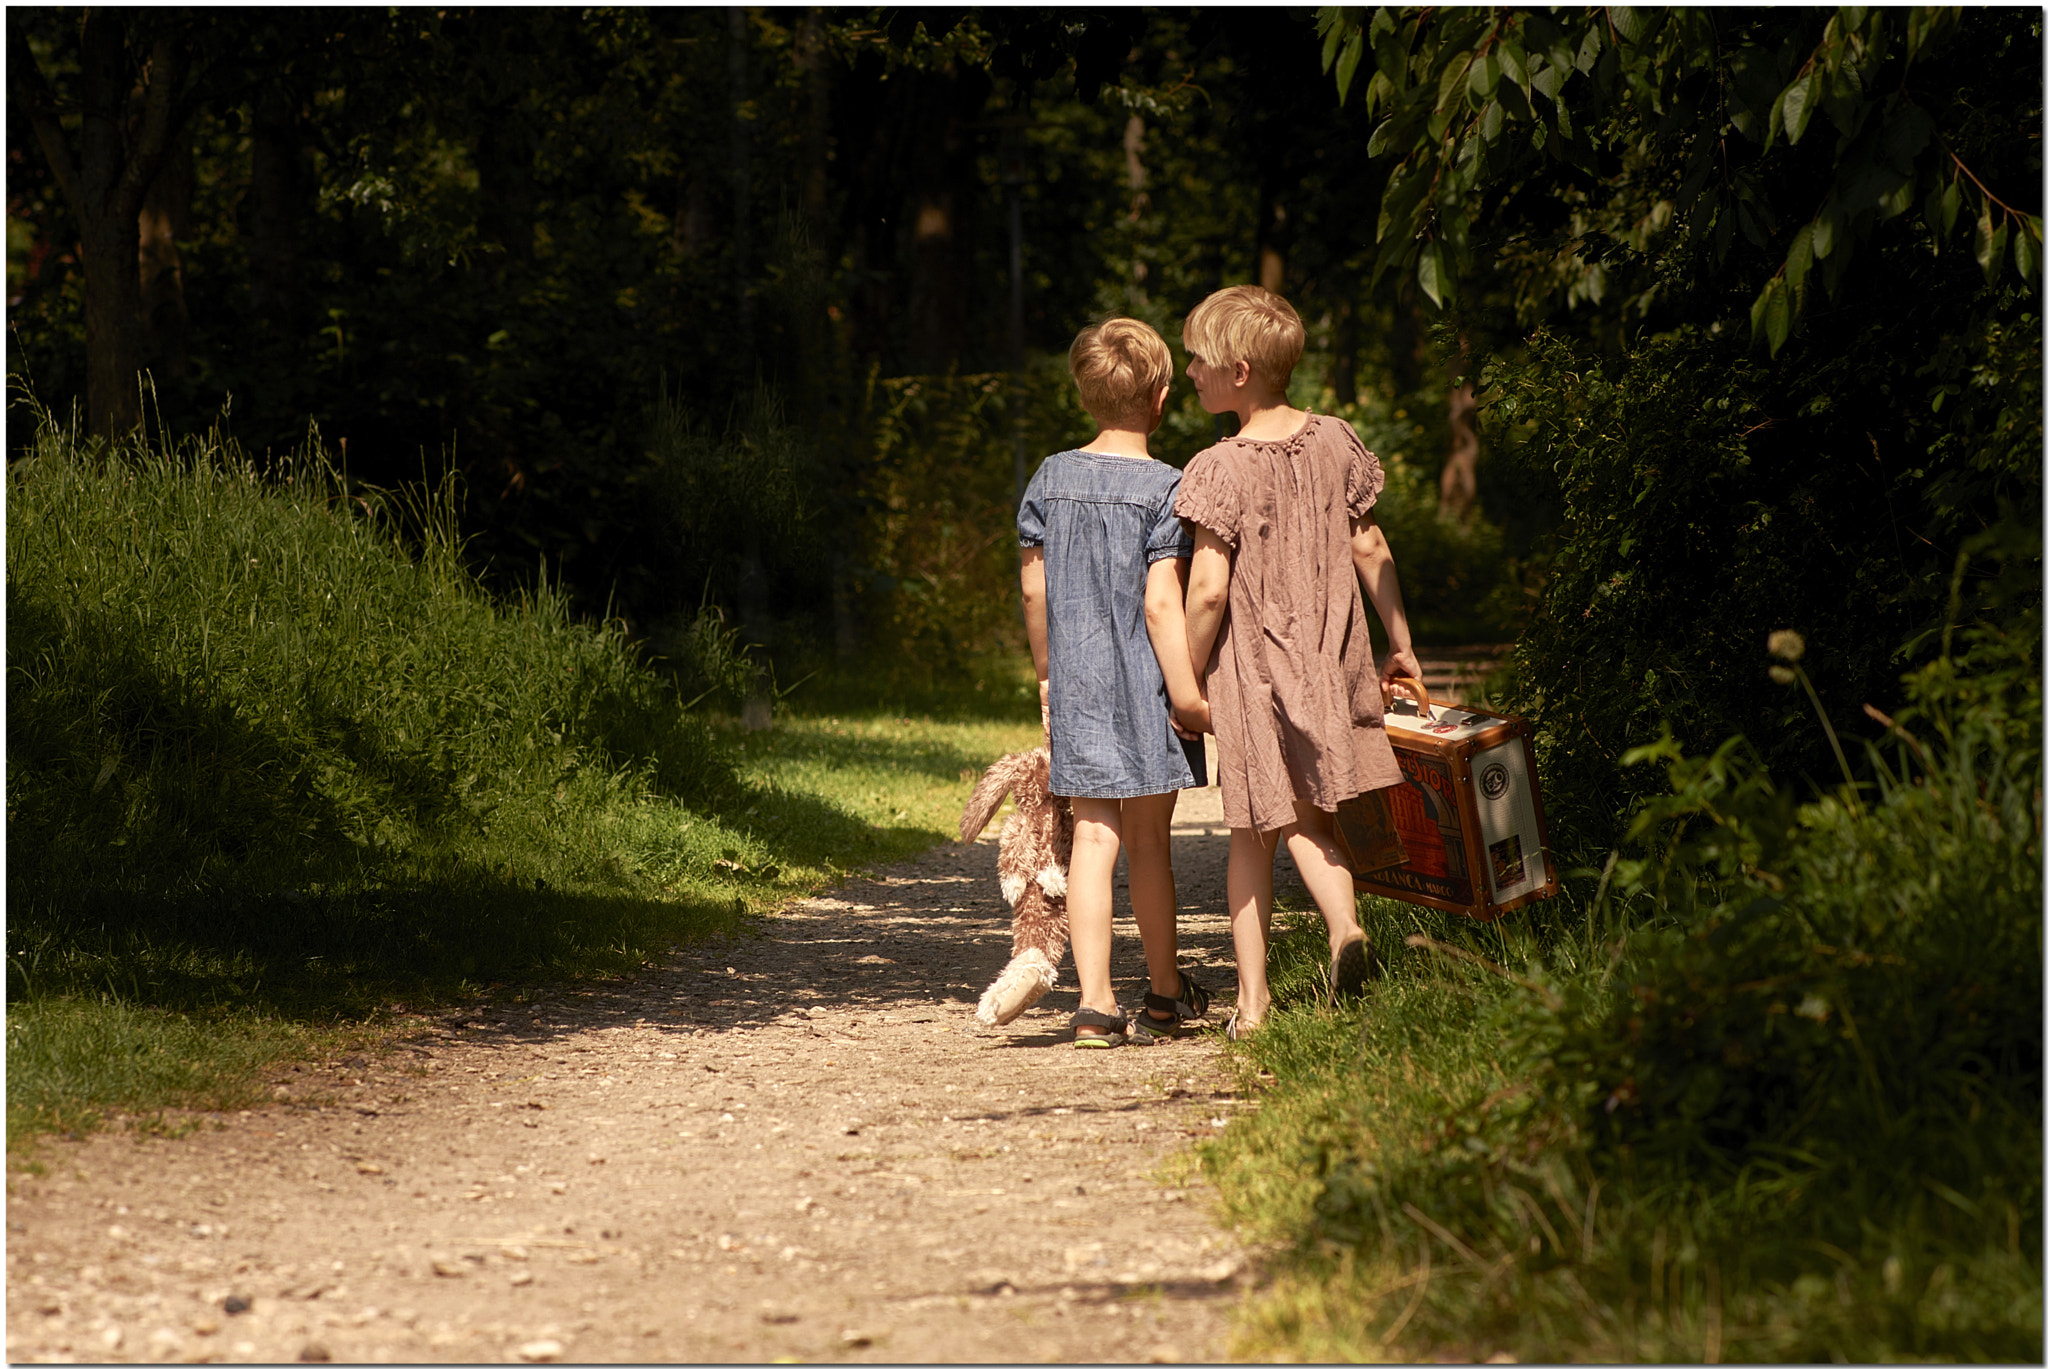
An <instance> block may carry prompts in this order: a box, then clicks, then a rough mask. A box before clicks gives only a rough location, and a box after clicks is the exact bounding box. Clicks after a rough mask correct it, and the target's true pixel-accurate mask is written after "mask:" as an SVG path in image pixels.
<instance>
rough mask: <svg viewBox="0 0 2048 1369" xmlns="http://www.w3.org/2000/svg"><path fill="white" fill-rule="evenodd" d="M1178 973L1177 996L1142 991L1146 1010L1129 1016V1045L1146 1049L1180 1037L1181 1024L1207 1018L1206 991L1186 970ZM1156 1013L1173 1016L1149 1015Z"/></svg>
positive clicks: (1207, 1002)
mask: <svg viewBox="0 0 2048 1369" xmlns="http://www.w3.org/2000/svg"><path fill="white" fill-rule="evenodd" d="M1175 968H1176V969H1178V968H1179V967H1177V966H1176V967H1175ZM1179 974H1180V993H1179V995H1178V996H1177V997H1173V998H1168V997H1167V996H1166V995H1165V994H1163V993H1152V992H1151V991H1149V990H1147V991H1146V994H1145V1007H1146V1009H1147V1011H1145V1012H1141V1013H1136V1014H1134V1015H1133V1016H1132V1017H1131V1044H1132V1045H1145V1046H1150V1045H1155V1044H1157V1043H1158V1042H1161V1041H1171V1040H1172V1039H1173V1038H1174V1037H1176V1036H1179V1035H1180V1024H1181V1023H1183V1022H1192V1021H1194V1020H1195V1019H1196V1018H1199V1017H1205V1016H1207V1015H1208V1012H1209V991H1208V990H1207V989H1205V988H1203V987H1202V985H1201V982H1200V981H1199V980H1197V979H1196V978H1195V977H1194V976H1193V975H1191V974H1189V973H1188V972H1187V971H1186V970H1179ZM1160 1012H1163V1013H1172V1014H1173V1015H1172V1016H1171V1017H1166V1018H1159V1017H1154V1016H1153V1015H1152V1014H1153V1013H1160Z"/></svg>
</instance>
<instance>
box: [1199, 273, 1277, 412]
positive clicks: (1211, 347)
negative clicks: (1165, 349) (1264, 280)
mask: <svg viewBox="0 0 2048 1369" xmlns="http://www.w3.org/2000/svg"><path fill="white" fill-rule="evenodd" d="M1180 340H1181V345H1182V346H1184V347H1186V348H1187V349H1188V351H1190V352H1192V353H1193V354H1194V355H1196V356H1197V357H1200V358H1201V359H1202V360H1203V361H1204V362H1207V363H1208V364H1209V365H1211V366H1229V365H1230V364H1231V363H1233V362H1238V361H1243V362H1248V363H1250V365H1251V368H1252V370H1253V371H1255V372H1257V373H1258V375H1259V377H1260V378H1261V379H1262V380H1264V381H1265V382H1266V383H1267V384H1268V385H1271V386H1272V387H1273V388H1274V389H1276V390H1284V389H1286V388H1287V380H1288V377H1290V376H1292V375H1293V374H1294V366H1295V363H1296V362H1298V361H1300V360H1301V349H1302V348H1303V347H1304V346H1305V345H1307V342H1308V331H1307V330H1306V329H1304V328H1303V327H1302V326H1301V315H1299V314H1297V313H1295V312H1294V306H1293V305H1291V304H1289V303H1288V302H1287V301H1286V300H1284V299H1282V298H1280V297H1279V296H1278V295H1276V294H1274V293H1273V292H1272V291H1271V290H1266V289H1262V288H1261V287H1259V286H1256V285H1232V286H1229V287H1228V288H1226V289H1222V290H1218V291H1217V292H1216V293H1215V294H1213V295H1211V296H1209V298H1207V299H1205V300H1203V301H1202V302H1201V303H1200V304H1197V305H1196V306H1195V309H1194V312H1193V313H1191V314H1189V315H1188V319H1187V322H1186V323H1183V324H1182V325H1181V328H1180Z"/></svg>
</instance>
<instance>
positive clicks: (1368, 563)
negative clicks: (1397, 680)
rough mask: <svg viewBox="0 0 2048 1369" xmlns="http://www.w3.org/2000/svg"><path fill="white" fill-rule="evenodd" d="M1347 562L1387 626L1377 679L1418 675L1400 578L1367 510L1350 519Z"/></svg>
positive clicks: (1392, 555) (1417, 663) (1418, 676)
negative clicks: (1402, 598) (1385, 650)
mask: <svg viewBox="0 0 2048 1369" xmlns="http://www.w3.org/2000/svg"><path fill="white" fill-rule="evenodd" d="M1351 564H1352V565H1353V566H1354V567H1355V568H1356V569H1357V571H1358V578H1359V579H1361V580H1363V581H1364V582H1365V593H1366V597H1367V598H1369V599H1371V600H1372V606H1373V609H1374V610H1375V611H1376V612H1377V613H1378V614H1379V615H1380V623H1381V624H1382V625H1383V626H1384V627H1385V628H1386V629H1387V659H1386V662H1385V663H1384V664H1382V665H1381V666H1380V678H1381V679H1382V680H1391V679H1393V678H1394V677H1395V676H1396V675H1406V676H1409V677H1410V678H1412V679H1417V680H1419V679H1421V678H1422V663H1421V662H1420V661H1417V660H1416V659H1415V644H1414V643H1413V642H1412V641H1410V640H1409V637H1408V607H1407V605H1406V604H1404V603H1403V602H1402V601H1401V578H1400V577H1399V576H1398V575H1396V574H1395V573H1394V553H1393V550H1392V549H1391V548H1389V547H1388V546H1387V535H1386V534H1385V533H1384V532H1382V531H1380V524H1379V520H1378V519H1377V518H1374V517H1373V516H1372V514H1370V513H1367V514H1365V515H1364V516H1363V517H1360V518H1354V519H1352V520H1351Z"/></svg>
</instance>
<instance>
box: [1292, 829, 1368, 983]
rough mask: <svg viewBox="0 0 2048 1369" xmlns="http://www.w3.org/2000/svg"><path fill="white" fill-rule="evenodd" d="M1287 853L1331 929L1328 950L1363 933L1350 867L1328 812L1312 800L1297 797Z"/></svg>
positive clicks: (1335, 951) (1337, 949)
mask: <svg viewBox="0 0 2048 1369" xmlns="http://www.w3.org/2000/svg"><path fill="white" fill-rule="evenodd" d="M1284 835H1285V837H1286V839H1287V854H1288V855H1290V856H1292V857H1294V868H1295V869H1297V870H1299V871H1300V872H1301V882H1302V883H1303V884H1304V885H1306V886H1308V896H1309V897H1310V898H1312V899H1314V900H1315V901H1316V911H1318V912H1320V913H1321V914H1322V915H1323V922H1324V924H1325V925H1327V926H1328V928H1329V930H1330V954H1331V955H1332V956H1334V955H1336V954H1337V952H1338V951H1339V950H1340V949H1341V948H1342V947H1343V946H1344V944H1345V943H1346V942H1348V941H1352V940H1355V939H1356V938H1357V937H1359V936H1362V935H1363V933H1362V932H1360V931H1359V928H1358V891H1357V888H1356V886H1354V885H1353V884H1352V882H1351V867H1350V866H1348V865H1346V864H1345V863H1344V858H1343V856H1341V855H1340V854H1338V851H1337V840H1336V836H1335V830H1334V824H1333V822H1332V819H1331V816H1330V815H1329V814H1328V813H1325V812H1324V811H1323V810H1322V809H1320V808H1318V807H1316V806H1315V805H1314V804H1312V803H1303V802H1301V800H1299V799H1296V800H1295V803H1294V823H1293V825H1291V826H1289V827H1288V828H1286V829H1285V832H1284Z"/></svg>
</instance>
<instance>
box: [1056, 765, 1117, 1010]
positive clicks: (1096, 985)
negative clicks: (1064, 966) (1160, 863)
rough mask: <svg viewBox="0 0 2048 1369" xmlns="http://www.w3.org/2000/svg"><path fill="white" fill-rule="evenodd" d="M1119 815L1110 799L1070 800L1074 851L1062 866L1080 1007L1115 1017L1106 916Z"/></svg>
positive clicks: (1114, 867)
mask: <svg viewBox="0 0 2048 1369" xmlns="http://www.w3.org/2000/svg"><path fill="white" fill-rule="evenodd" d="M1121 830H1122V816H1121V814H1120V813H1119V811H1118V803H1117V800H1115V799H1075V800H1074V854H1073V858H1072V859H1071V860H1070V861H1069V862H1068V864H1067V940H1068V942H1069V943H1070V944H1071V945H1072V946H1073V948H1074V977H1075V978H1076V979H1078V980H1079V981H1080V984H1081V1006H1082V1007H1084V1008H1089V1009H1092V1010H1094V1011H1095V1012H1103V1013H1109V1014H1111V1015H1114V1014H1115V1012H1116V991H1115V990H1114V989H1112V988H1111V987H1110V983H1109V948H1110V936H1111V934H1110V914H1111V911H1112V909H1111V899H1112V896H1113V894H1112V890H1113V885H1114V882H1115V877H1116V853H1117V850H1118V848H1119V846H1120V845H1121V844H1122V837H1121Z"/></svg>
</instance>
